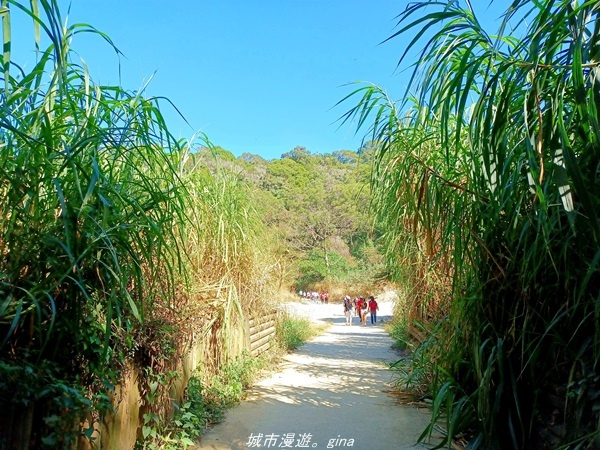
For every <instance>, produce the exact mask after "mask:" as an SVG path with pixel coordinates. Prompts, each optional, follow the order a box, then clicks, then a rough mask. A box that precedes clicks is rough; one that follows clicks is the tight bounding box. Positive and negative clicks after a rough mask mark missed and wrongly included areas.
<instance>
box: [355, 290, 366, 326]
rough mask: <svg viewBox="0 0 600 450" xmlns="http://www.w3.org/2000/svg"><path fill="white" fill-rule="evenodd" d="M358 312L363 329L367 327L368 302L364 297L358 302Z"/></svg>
mask: <svg viewBox="0 0 600 450" xmlns="http://www.w3.org/2000/svg"><path fill="white" fill-rule="evenodd" d="M356 311H357V313H358V317H360V322H361V323H362V325H363V327H366V326H367V301H366V300H365V298H364V297H360V298H359V299H358V302H356Z"/></svg>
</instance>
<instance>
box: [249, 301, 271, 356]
mask: <svg viewBox="0 0 600 450" xmlns="http://www.w3.org/2000/svg"><path fill="white" fill-rule="evenodd" d="M276 323H277V311H272V312H271V313H269V314H266V315H264V316H261V317H254V318H251V319H249V320H248V335H249V336H250V353H251V354H252V356H258V355H260V354H261V353H263V352H265V351H267V350H268V349H270V348H271V343H272V342H273V338H274V337H275V326H276Z"/></svg>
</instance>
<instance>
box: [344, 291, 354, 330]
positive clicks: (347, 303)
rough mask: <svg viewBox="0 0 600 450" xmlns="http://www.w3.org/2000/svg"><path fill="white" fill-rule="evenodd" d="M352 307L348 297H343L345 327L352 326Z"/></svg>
mask: <svg viewBox="0 0 600 450" xmlns="http://www.w3.org/2000/svg"><path fill="white" fill-rule="evenodd" d="M353 307H354V305H353V304H352V300H350V296H349V295H346V296H345V297H344V315H345V316H346V325H352V309H353Z"/></svg>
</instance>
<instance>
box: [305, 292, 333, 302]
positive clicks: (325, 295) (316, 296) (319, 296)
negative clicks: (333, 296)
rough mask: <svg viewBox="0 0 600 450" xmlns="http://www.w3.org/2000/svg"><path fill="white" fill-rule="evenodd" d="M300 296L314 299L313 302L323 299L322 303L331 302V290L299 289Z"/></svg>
mask: <svg viewBox="0 0 600 450" xmlns="http://www.w3.org/2000/svg"><path fill="white" fill-rule="evenodd" d="M298 293H299V294H300V297H302V298H306V299H308V300H312V301H313V303H317V302H318V301H319V300H321V303H329V292H317V291H299V292H298Z"/></svg>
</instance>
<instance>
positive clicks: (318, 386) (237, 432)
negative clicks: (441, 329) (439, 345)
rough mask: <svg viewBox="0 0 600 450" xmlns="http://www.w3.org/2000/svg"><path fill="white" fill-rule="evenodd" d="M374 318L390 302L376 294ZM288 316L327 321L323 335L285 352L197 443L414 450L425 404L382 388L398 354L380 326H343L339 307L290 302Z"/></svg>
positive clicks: (387, 311)
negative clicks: (402, 401) (277, 365)
mask: <svg viewBox="0 0 600 450" xmlns="http://www.w3.org/2000/svg"><path fill="white" fill-rule="evenodd" d="M378 301H379V306H380V311H379V313H378V319H382V320H383V321H387V320H389V319H390V317H391V314H392V303H391V301H388V300H386V299H385V298H381V299H378ZM286 306H287V308H288V310H289V311H290V312H292V313H294V314H297V315H301V316H306V317H309V318H311V320H325V321H328V322H330V323H331V326H330V328H329V329H328V331H327V333H325V334H324V335H321V336H319V337H317V338H315V339H313V340H312V341H310V342H308V343H306V344H305V345H303V346H302V347H301V348H300V349H298V350H297V351H296V352H294V353H292V354H290V355H287V356H286V357H285V359H284V361H283V362H282V364H281V367H280V370H279V371H278V372H277V373H274V374H273V375H271V376H269V377H268V378H265V379H263V380H262V381H260V382H259V383H257V385H256V386H255V387H254V388H253V389H252V390H251V391H250V392H249V395H248V398H247V400H245V401H244V402H242V403H241V404H240V405H239V406H238V407H237V408H234V409H233V410H231V411H229V412H228V413H227V416H226V419H225V421H224V422H222V423H220V424H218V425H216V426H215V427H214V428H212V429H211V430H209V431H208V432H207V433H206V434H205V436H204V437H203V438H202V440H201V443H200V445H199V446H198V447H196V449H215V450H216V449H218V450H223V449H247V448H273V449H275V448H277V449H279V448H349V447H352V448H355V449H368V450H390V449H415V448H416V449H418V448H426V447H424V446H415V442H416V440H417V437H418V436H419V434H420V433H421V432H422V431H423V429H424V428H425V426H426V425H427V423H428V420H429V412H428V410H427V409H419V408H417V407H414V406H407V405H400V404H398V402H397V401H396V400H395V398H394V397H393V396H391V395H390V394H388V393H387V391H388V390H389V389H391V388H392V384H391V381H392V373H391V372H390V370H389V369H388V368H387V366H386V363H389V362H393V361H396V360H397V359H398V358H399V356H400V354H399V353H398V352H396V351H395V350H393V349H391V347H390V346H391V344H392V341H391V339H390V337H389V336H388V334H387V333H386V332H385V331H384V329H383V327H382V326H381V324H376V325H373V326H372V325H370V321H369V320H368V321H367V322H368V326H367V327H363V326H361V325H360V324H359V320H358V318H357V317H354V318H353V324H352V326H346V325H345V317H344V315H343V307H342V305H341V304H339V303H335V304H328V305H322V304H312V303H309V302H297V303H290V304H288V305H286Z"/></svg>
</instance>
